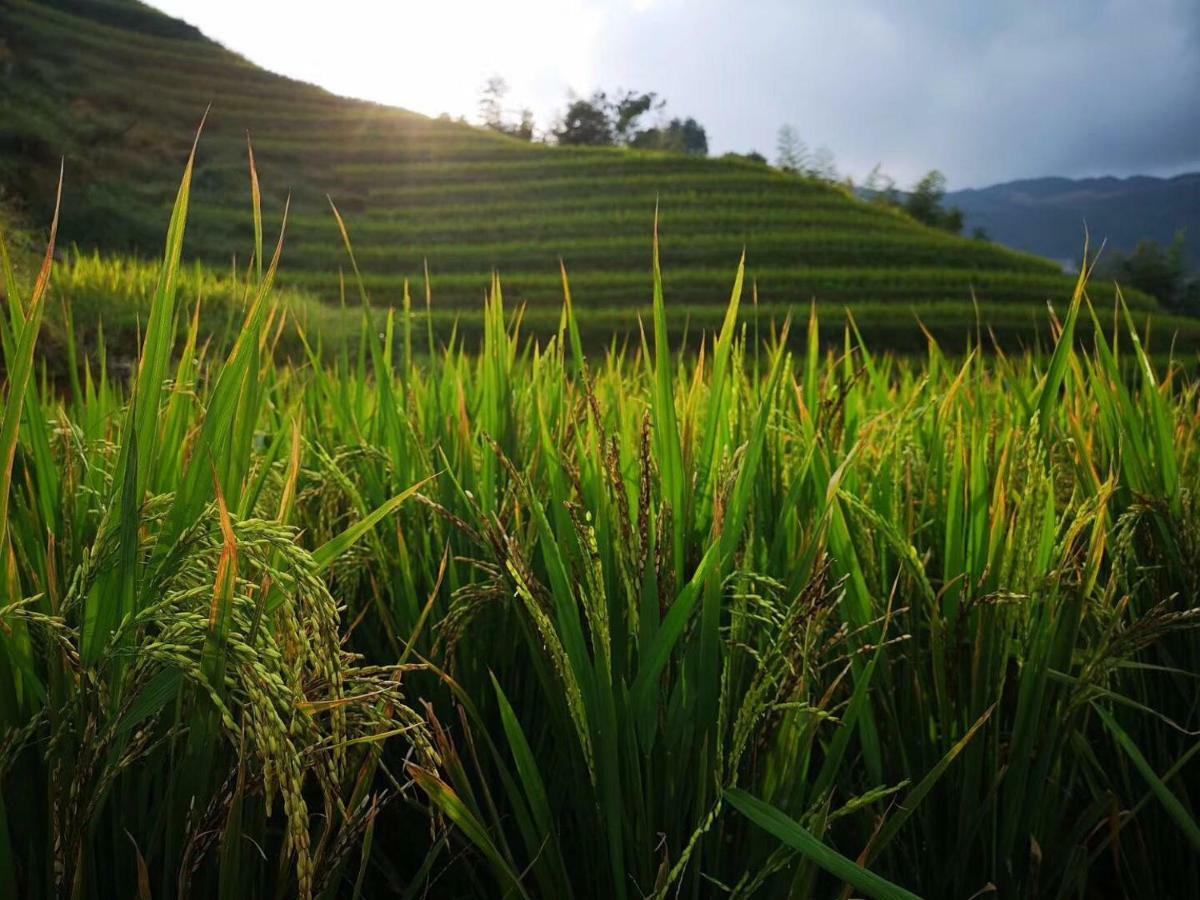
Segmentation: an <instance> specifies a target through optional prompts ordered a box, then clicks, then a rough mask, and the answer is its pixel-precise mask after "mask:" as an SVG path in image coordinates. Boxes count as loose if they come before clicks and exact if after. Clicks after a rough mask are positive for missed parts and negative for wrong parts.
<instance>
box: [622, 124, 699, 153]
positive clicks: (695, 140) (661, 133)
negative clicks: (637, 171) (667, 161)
mask: <svg viewBox="0 0 1200 900" xmlns="http://www.w3.org/2000/svg"><path fill="white" fill-rule="evenodd" d="M629 145H630V146H631V147H637V148H639V149H642V150H670V151H672V152H674V153H686V154H689V155H692V156H707V155H708V134H707V133H706V132H705V130H704V126H703V125H701V124H700V123H699V122H697V121H696V120H695V119H693V118H691V117H688V118H687V119H672V120H671V121H670V122H668V123H667V124H666V125H665V126H663V127H661V128H647V129H645V130H644V131H639V132H638V133H637V134H636V135H634V137H633V139H632V140H631V141H630V142H629Z"/></svg>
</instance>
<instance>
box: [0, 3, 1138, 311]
mask: <svg viewBox="0 0 1200 900" xmlns="http://www.w3.org/2000/svg"><path fill="white" fill-rule="evenodd" d="M0 36H2V38H0V39H2V41H3V46H2V47H0V183H3V184H6V185H8V186H9V188H10V190H13V191H15V193H16V194H17V196H18V197H20V198H22V199H23V200H24V202H25V204H26V206H27V209H28V214H29V216H30V217H31V219H32V220H33V221H44V220H46V219H47V218H48V214H49V207H50V203H51V198H52V196H53V185H54V179H55V178H56V176H57V169H58V165H57V161H58V159H59V158H60V156H61V157H65V159H66V179H67V185H66V205H65V208H64V211H63V227H62V231H61V234H62V237H63V239H64V241H66V242H76V243H78V244H80V245H82V246H85V247H98V248H99V249H101V250H104V251H114V252H135V253H139V254H141V255H152V254H154V253H155V252H157V250H158V248H159V246H160V244H161V236H162V233H163V230H164V226H165V220H166V211H167V207H168V204H169V203H170V200H171V198H172V197H173V195H174V191H175V188H176V186H177V184H178V178H179V174H180V172H181V169H182V165H183V160H184V158H185V157H186V153H187V149H188V146H189V144H190V140H191V136H192V134H193V132H194V130H195V126H196V124H197V122H198V121H199V119H200V117H201V115H202V113H203V112H204V110H205V108H206V107H207V106H208V105H209V104H210V103H211V112H210V114H209V117H208V122H207V124H206V126H205V128H204V132H203V136H202V138H201V145H200V153H199V162H198V167H197V170H196V177H195V184H194V189H193V211H192V215H191V219H190V223H189V231H188V239H187V251H188V253H189V255H191V256H193V257H194V258H197V259H200V260H203V261H207V262H210V263H213V264H220V265H228V263H229V260H230V258H231V257H232V256H233V254H234V253H239V252H240V253H242V254H243V257H244V254H245V250H246V248H248V247H250V246H252V240H251V223H250V216H249V213H248V210H249V196H248V195H249V188H248V178H247V165H246V135H247V133H249V134H250V135H251V137H252V139H253V145H254V152H255V157H256V160H257V163H258V168H259V173H260V176H261V179H262V184H263V188H264V196H265V199H264V206H265V208H266V209H267V210H268V212H270V211H272V210H274V211H276V213H277V212H278V211H279V210H281V209H282V207H283V203H284V198H285V196H286V195H287V194H288V193H289V192H290V194H291V198H292V215H291V218H290V223H289V229H288V243H287V248H286V251H285V255H284V264H283V269H282V271H283V277H284V280H285V281H288V282H290V283H291V284H293V285H296V286H302V287H306V288H309V289H311V290H313V291H315V292H317V293H319V294H320V295H322V296H324V297H327V298H332V297H335V296H336V295H337V293H338V283H339V268H340V267H342V266H345V265H346V262H347V260H346V257H345V254H344V251H343V250H342V248H341V241H340V238H339V236H338V233H337V229H336V224H335V222H334V220H333V217H332V215H331V214H330V211H329V207H328V202H327V200H326V195H328V196H329V197H332V198H333V200H334V201H335V202H336V203H337V205H338V208H339V209H340V210H341V211H342V213H343V214H344V215H345V217H346V219H347V221H348V223H349V228H350V233H351V235H352V238H353V240H354V244H355V251H356V256H357V259H358V263H359V266H360V267H361V269H362V271H363V273H364V277H365V280H366V282H367V284H368V287H369V288H370V290H371V292H372V296H373V299H374V300H375V301H376V302H384V303H398V302H399V301H400V297H401V294H402V285H403V282H404V280H405V279H414V280H415V279H419V278H420V277H421V273H422V270H423V262H424V261H425V260H428V263H429V266H430V270H431V272H432V275H433V290H434V298H435V305H436V306H438V307H440V308H443V309H447V308H453V307H470V308H474V307H476V306H477V304H478V302H479V298H480V297H481V296H482V294H483V292H484V290H485V288H486V286H487V283H488V281H489V278H490V273H491V272H492V270H493V269H497V268H498V269H499V270H500V272H501V275H502V277H503V278H504V284H505V291H506V295H507V296H508V297H509V298H512V299H516V300H522V301H528V302H529V303H530V304H531V305H532V307H533V310H534V311H535V312H536V310H537V309H538V308H539V307H546V308H549V307H550V306H551V305H554V304H557V303H558V302H559V299H560V296H561V286H560V278H559V274H558V261H559V259H560V258H561V259H563V260H565V262H566V264H567V267H568V269H569V271H570V274H571V283H572V290H573V293H574V295H575V297H576V299H577V301H578V304H579V306H580V308H581V309H583V310H585V311H588V312H590V313H593V314H595V315H597V316H601V317H604V316H607V317H608V319H609V320H611V322H612V323H614V327H615V326H616V325H619V324H621V323H622V322H623V324H624V326H625V327H628V325H629V323H630V322H631V319H630V317H629V316H628V314H627V313H625V312H622V311H623V310H628V308H629V307H630V306H643V305H645V303H646V302H647V300H648V291H647V273H646V270H647V263H648V256H649V245H650V231H651V223H652V219H653V214H654V208H655V203H656V201H657V202H658V204H659V206H660V209H661V211H662V212H661V220H662V224H661V231H662V236H663V268H664V272H665V279H666V291H667V298H668V302H669V303H671V304H672V305H673V306H674V308H675V309H676V310H678V309H688V310H692V309H694V310H719V309H721V308H722V307H723V304H724V302H725V300H726V298H727V296H728V287H729V282H730V278H731V273H732V270H733V266H734V264H735V263H736V260H737V258H738V256H739V254H740V253H741V251H742V249H743V248H745V249H746V250H747V252H748V274H749V276H750V277H751V278H753V279H754V281H755V283H756V284H757V286H758V292H759V298H760V300H761V301H762V303H763V304H764V306H765V307H766V308H768V309H772V310H773V309H776V308H780V309H781V308H782V307H784V306H787V305H790V304H794V303H804V304H807V303H808V302H809V300H810V299H813V298H816V299H817V300H818V301H821V302H829V303H836V304H853V305H855V307H856V309H860V310H862V313H863V315H864V316H865V317H869V316H870V315H874V316H876V318H879V319H883V320H888V321H895V320H903V321H904V322H905V323H906V327H909V328H911V326H912V317H911V315H909V314H908V313H909V312H910V311H915V312H919V313H920V315H921V316H922V318H923V319H924V320H925V321H927V322H930V321H937V320H939V319H944V320H946V321H948V322H952V323H953V324H955V325H956V326H957V327H958V328H959V329H960V330H961V324H962V322H963V321H965V320H971V321H973V319H974V314H973V313H972V312H971V310H972V306H971V302H970V301H971V298H972V296H974V297H975V298H976V299H977V300H978V301H979V303H980V304H981V305H982V308H983V309H984V310H985V313H987V314H988V315H989V316H991V317H992V318H994V319H995V320H996V321H999V322H1001V324H1004V323H1005V322H1007V323H1010V324H1011V323H1015V325H1013V327H1014V328H1016V329H1018V330H1019V329H1020V328H1024V327H1027V326H1028V324H1029V322H1030V321H1031V318H1030V317H1033V318H1034V319H1035V320H1036V321H1038V322H1041V321H1042V318H1043V316H1044V306H1043V305H1042V304H1043V303H1044V301H1045V300H1047V299H1051V298H1053V299H1062V298H1063V297H1065V296H1066V295H1068V293H1069V289H1070V284H1069V281H1068V280H1067V279H1066V278H1064V277H1063V276H1062V275H1061V273H1060V272H1059V270H1058V267H1057V266H1056V265H1054V264H1053V263H1051V262H1049V261H1047V260H1043V259H1039V258H1035V257H1032V256H1027V255H1023V254H1018V253H1013V252H1010V251H1008V250H1006V249H1004V248H1001V247H999V246H996V245H993V244H989V243H986V242H980V241H971V240H966V239H960V238H957V237H951V236H948V235H946V234H943V233H941V232H938V231H934V230H932V229H929V228H925V227H923V226H920V225H918V224H916V223H914V222H913V221H912V220H910V219H908V218H907V217H906V216H903V215H901V214H899V213H896V212H893V211H891V210H887V209H883V208H880V207H878V206H873V205H870V204H867V203H863V202H860V201H858V200H856V199H853V198H851V197H849V196H848V195H847V194H846V192H844V191H842V190H841V189H840V188H836V187H832V186H829V185H826V184H821V183H817V182H812V181H808V180H805V179H802V178H798V177H795V176H791V175H786V174H782V173H779V172H775V171H773V170H771V169H769V168H767V167H766V166H762V165H757V164H753V163H748V162H742V161H732V160H709V159H696V158H692V157H684V156H678V155H670V154H662V153H645V152H632V151H628V150H623V149H613V148H558V147H549V146H544V145H539V144H529V143H523V142H521V141H518V140H516V139H513V138H510V137H507V136H504V135H499V134H495V133H492V132H488V131H484V130H480V129H476V128H471V127H468V126H464V125H461V124H457V123H453V122H448V121H440V120H434V119H429V118H426V117H424V116H419V115H416V114H413V113H409V112H405V111H402V110H398V109H393V108H387V107H382V106H378V105H375V104H370V103H365V102H360V101H354V100H347V99H344V98H341V97H337V96H334V95H332V94H329V93H328V92H326V91H323V90H321V89H319V88H316V87H313V86H311V85H306V84H301V83H298V82H295V81H292V80H289V79H286V78H283V77H280V76H277V75H274V74H271V73H269V72H266V71H264V70H262V69H259V68H257V67H255V66H254V65H252V64H251V63H249V62H247V61H246V60H244V59H242V58H240V57H238V56H237V55H235V54H233V53H231V52H229V51H227V50H225V49H223V48H222V47H220V46H219V45H218V44H216V43H214V42H212V41H210V40H208V39H207V38H205V37H204V36H203V35H201V34H200V33H199V32H198V31H196V30H195V29H194V28H191V27H190V26H187V25H185V24H184V23H181V22H178V21H176V20H173V19H171V18H169V17H167V16H165V15H163V14H160V13H158V12H156V11H154V10H152V9H150V8H148V7H145V6H143V5H141V4H139V3H136V2H134V0H74V2H66V0H56V2H44V0H43V2H33V0H6V2H5V3H4V5H3V6H2V7H0ZM397 71H398V72H399V73H404V72H405V70H404V68H403V62H402V58H401V59H399V60H398V65H397ZM405 77H420V74H419V73H407V75H406V76H405ZM272 224H277V219H276V221H275V223H272V222H271V221H268V227H270V226H271V225H272ZM1072 234H1074V232H1072ZM1075 237H1076V238H1077V237H1078V236H1077V235H1075ZM1131 302H1132V304H1133V305H1135V306H1138V305H1140V306H1144V307H1147V308H1149V307H1151V306H1152V305H1153V302H1152V301H1150V300H1149V299H1148V298H1146V297H1143V296H1140V295H1136V294H1134V295H1132V296H1131ZM623 317H624V318H623Z"/></svg>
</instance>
